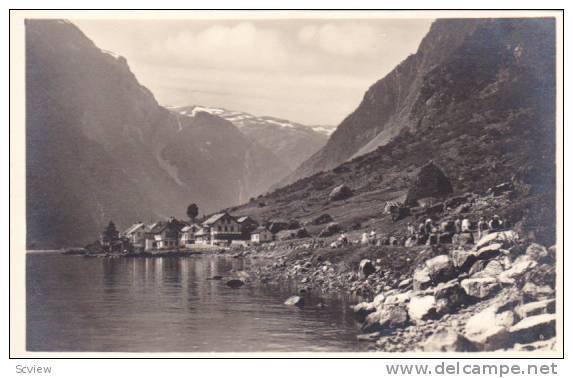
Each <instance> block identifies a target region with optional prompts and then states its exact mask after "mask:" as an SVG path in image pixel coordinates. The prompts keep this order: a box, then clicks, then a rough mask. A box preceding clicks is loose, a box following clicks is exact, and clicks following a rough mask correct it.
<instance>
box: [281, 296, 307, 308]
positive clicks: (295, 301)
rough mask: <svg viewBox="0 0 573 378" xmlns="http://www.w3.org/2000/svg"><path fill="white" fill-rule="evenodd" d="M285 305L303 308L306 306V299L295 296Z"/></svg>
mask: <svg viewBox="0 0 573 378" xmlns="http://www.w3.org/2000/svg"><path fill="white" fill-rule="evenodd" d="M284 304H285V305H287V306H296V307H302V306H304V298H303V297H299V296H298V295H293V296H292V297H289V298H288V299H287V300H286V301H285V303H284Z"/></svg>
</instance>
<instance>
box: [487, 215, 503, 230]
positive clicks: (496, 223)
mask: <svg viewBox="0 0 573 378" xmlns="http://www.w3.org/2000/svg"><path fill="white" fill-rule="evenodd" d="M502 227H503V223H502V222H501V219H499V215H497V214H496V215H494V216H493V219H492V220H491V221H490V222H489V228H490V229H491V230H492V231H498V230H501V229H502Z"/></svg>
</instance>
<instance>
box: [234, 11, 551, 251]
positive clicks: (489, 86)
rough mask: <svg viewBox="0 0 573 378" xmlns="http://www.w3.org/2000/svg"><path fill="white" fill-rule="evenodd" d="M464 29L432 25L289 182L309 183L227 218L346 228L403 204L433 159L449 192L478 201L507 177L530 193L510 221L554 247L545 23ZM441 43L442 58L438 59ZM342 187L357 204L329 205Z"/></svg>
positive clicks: (501, 22)
mask: <svg viewBox="0 0 573 378" xmlns="http://www.w3.org/2000/svg"><path fill="white" fill-rule="evenodd" d="M464 22H466V21H457V20H453V21H452V20H444V21H437V22H436V23H435V24H434V25H433V26H432V29H431V31H430V33H429V34H428V36H427V37H426V38H425V39H424V40H423V42H422V44H421V47H420V50H419V51H418V53H417V54H416V55H415V56H412V57H410V58H408V59H407V60H406V61H405V62H404V63H402V64H401V65H400V66H399V67H398V68H397V69H396V70H394V71H393V72H392V73H391V74H390V75H389V76H388V77H386V78H385V79H383V80H382V81H380V82H378V83H377V84H375V85H374V86H373V87H371V88H370V89H369V91H368V92H367V94H366V96H365V99H364V101H363V103H362V104H361V106H360V107H359V108H358V109H357V110H356V111H355V112H354V113H353V114H351V115H350V116H349V117H348V118H347V119H346V120H345V121H344V122H343V123H342V124H341V125H340V126H339V128H338V129H337V130H336V132H335V133H334V134H333V135H332V137H331V139H330V140H329V142H328V143H327V145H326V146H325V147H324V148H323V149H322V150H321V151H320V152H318V153H317V154H315V155H314V156H313V157H312V158H311V159H309V160H308V161H307V162H306V163H303V164H302V165H301V167H300V168H299V170H298V171H297V172H295V173H296V174H301V173H305V174H308V175H309V176H307V177H304V178H302V179H299V180H296V181H294V182H293V183H292V184H288V185H286V186H283V187H281V188H280V189H277V190H276V191H274V192H273V193H270V194H269V195H268V196H264V197H263V198H261V199H259V200H258V201H255V202H253V203H250V204H248V205H245V206H242V207H240V208H237V209H235V211H236V212H237V213H238V214H241V215H245V214H249V215H253V216H255V217H259V218H261V219H273V218H287V219H288V218H296V219H299V220H301V221H303V222H304V221H311V220H312V219H314V217H317V216H319V215H321V214H322V213H324V212H328V214H330V215H332V216H333V217H334V218H335V219H336V221H337V222H341V223H342V224H343V225H344V226H346V227H347V229H349V228H351V227H353V225H354V224H355V223H360V222H364V221H367V220H369V219H378V218H380V217H382V213H383V209H384V201H387V200H404V198H405V197H406V194H407V192H408V189H409V188H410V187H412V185H413V183H414V181H415V178H416V176H417V173H418V171H419V169H420V168H421V167H423V166H424V165H425V164H427V163H428V162H429V161H430V160H432V161H434V162H435V163H436V164H437V165H438V166H439V167H440V168H442V170H443V172H444V173H445V174H446V176H447V177H448V179H449V180H450V181H451V184H452V188H453V191H454V193H455V194H458V193H464V192H475V193H483V192H485V191H486V190H487V189H488V188H489V187H491V186H494V185H497V184H500V183H503V182H507V181H511V180H512V179H515V180H517V181H518V182H520V183H523V184H525V185H526V186H531V190H529V192H528V193H529V194H527V196H534V197H526V198H528V200H527V201H531V202H530V205H527V206H530V208H527V209H525V210H519V211H517V210H515V209H514V210H511V211H512V212H513V213H512V214H510V215H508V217H510V218H512V219H514V220H515V221H516V222H517V221H518V220H519V219H522V217H525V218H528V219H529V220H528V222H532V223H531V224H532V225H531V229H538V230H539V229H546V230H547V229H549V231H548V232H545V235H546V237H547V240H551V239H553V240H554V227H553V226H554V225H555V88H556V87H555V23H554V20H551V19H519V20H517V19H494V20H481V21H479V22H478V21H472V20H469V21H467V22H468V24H467V25H465V26H464V24H463V23H464ZM460 28H461V29H460ZM458 29H460V30H458ZM438 31H440V34H439V35H438V34H436V33H437V32H438ZM444 33H445V34H444ZM430 37H431V38H430ZM450 38H451V39H450ZM441 43H443V45H441V46H443V49H444V50H448V51H446V56H445V57H442V58H439V54H438V51H439V46H440V44H441ZM446 46H452V48H451V49H446V48H445V47H446ZM456 46H457V47H456ZM432 47H433V48H432ZM426 50H428V52H427V53H426V52H425V51H426ZM421 51H424V54H420V52H421ZM432 55H434V56H432ZM432 62H439V63H436V64H434V63H432ZM414 63H416V64H414ZM414 66H416V67H426V68H425V69H424V71H423V72H424V74H423V75H420V74H418V73H416V74H415V75H414V74H410V73H411V72H412V71H413V68H412V67H414ZM406 68H408V69H406ZM414 76H415V77H414ZM398 77H402V78H403V79H400V80H399V79H398ZM390 94H392V95H390ZM378 106H379V107H382V108H383V109H391V111H390V113H389V114H390V115H388V113H386V112H382V111H379V109H378ZM367 110H368V111H367ZM377 112H378V113H377ZM375 120H380V122H376V121H375ZM384 120H385V121H384ZM397 120H401V121H400V122H397ZM378 130H381V131H378ZM388 133H389V134H388ZM394 133H395V136H393V137H390V138H389V140H388V135H393V134H394ZM345 135H346V136H345ZM343 136H345V138H343ZM344 139H346V140H347V141H348V143H344ZM333 151H337V153H335V152H333ZM341 161H342V163H340V162H341ZM331 166H335V168H333V169H329V167H331ZM305 169H308V171H304V170H305ZM303 176H304V175H303ZM290 179H293V177H291V178H290ZM341 184H345V185H347V186H349V187H350V188H351V189H352V190H353V191H354V193H355V195H354V196H353V197H352V198H351V199H349V200H347V201H345V202H344V203H340V204H338V203H334V204H333V203H331V202H329V201H328V195H329V193H330V192H331V191H332V190H333V188H335V187H336V186H338V185H341ZM517 207H519V206H518V205H516V208H517ZM528 214H529V215H528ZM552 227H553V230H551V228H552Z"/></svg>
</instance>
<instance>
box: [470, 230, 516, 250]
mask: <svg viewBox="0 0 573 378" xmlns="http://www.w3.org/2000/svg"><path fill="white" fill-rule="evenodd" d="M517 240H519V235H518V234H517V232H515V231H513V230H508V231H499V232H492V233H489V234H487V235H485V236H484V237H482V238H481V239H480V240H478V242H477V243H476V249H480V248H482V247H485V246H486V245H488V244H491V243H501V245H502V247H503V248H509V247H510V246H512V245H513V244H514V243H515V242H517Z"/></svg>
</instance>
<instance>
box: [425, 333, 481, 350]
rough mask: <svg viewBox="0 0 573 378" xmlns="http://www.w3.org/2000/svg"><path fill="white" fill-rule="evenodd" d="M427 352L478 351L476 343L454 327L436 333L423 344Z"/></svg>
mask: <svg viewBox="0 0 573 378" xmlns="http://www.w3.org/2000/svg"><path fill="white" fill-rule="evenodd" d="M422 349H423V350H424V351H425V352H477V351H478V348H477V347H476V345H475V344H474V343H473V342H471V341H470V340H468V339H467V338H466V337H464V336H463V335H461V334H459V333H457V332H456V331H454V330H452V329H447V330H446V329H444V330H440V331H438V332H436V333H434V334H433V335H432V336H430V338H428V340H426V341H425V342H424V343H423V344H422Z"/></svg>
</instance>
